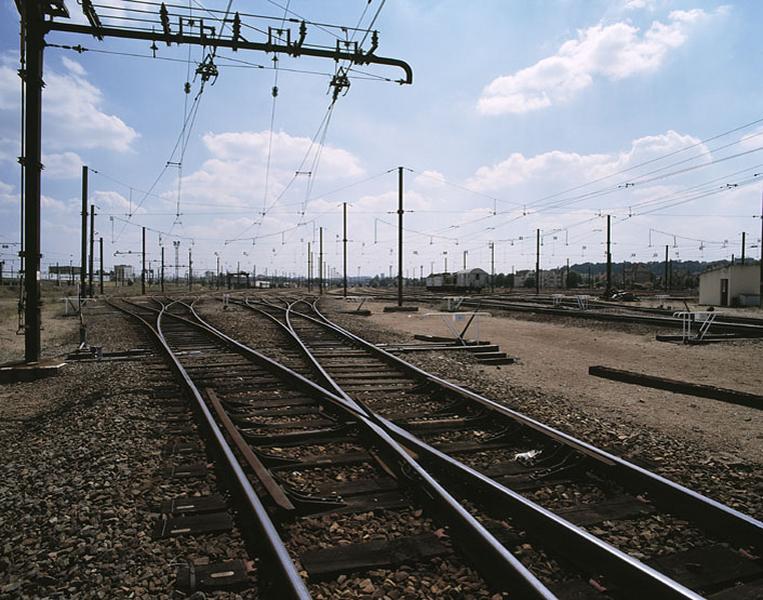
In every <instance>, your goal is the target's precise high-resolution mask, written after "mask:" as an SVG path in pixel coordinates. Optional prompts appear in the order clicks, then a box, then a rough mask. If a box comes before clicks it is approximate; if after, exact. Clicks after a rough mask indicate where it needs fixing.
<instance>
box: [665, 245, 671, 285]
mask: <svg viewBox="0 0 763 600" xmlns="http://www.w3.org/2000/svg"><path fill="white" fill-rule="evenodd" d="M669 249H670V246H668V245H667V244H665V291H666V292H667V291H668V289H669V288H668V251H669Z"/></svg>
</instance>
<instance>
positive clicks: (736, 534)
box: [305, 301, 763, 548]
mask: <svg viewBox="0 0 763 600" xmlns="http://www.w3.org/2000/svg"><path fill="white" fill-rule="evenodd" d="M314 309H315V312H316V314H317V315H319V316H320V319H316V318H315V317H310V316H309V315H305V316H306V317H307V318H311V319H314V321H315V322H323V323H325V325H326V326H328V327H331V328H333V329H334V330H335V331H337V332H341V333H342V334H343V335H345V336H346V337H347V338H348V339H350V340H353V341H354V342H356V343H357V344H359V345H360V346H362V347H364V348H366V349H368V350H369V351H370V352H372V353H374V354H376V355H377V356H379V357H381V358H382V359H383V360H385V361H386V362H387V363H389V364H393V365H396V366H398V367H399V368H400V369H402V370H403V371H405V372H407V373H409V374H410V375H412V376H415V377H417V378H418V379H420V380H422V381H425V382H427V383H430V384H432V385H434V386H437V387H439V388H441V389H443V390H447V391H449V392H451V393H453V394H454V395H456V396H461V397H462V398H467V399H469V400H472V401H475V402H477V403H479V404H481V405H482V406H484V407H486V408H488V409H490V410H492V411H494V412H497V413H499V414H501V415H503V416H506V417H509V418H511V419H513V420H514V421H516V422H518V423H520V424H522V425H525V426H527V427H530V428H532V429H534V430H536V431H538V432H539V433H541V434H543V435H545V436H547V437H550V438H552V439H554V440H556V441H557V442H560V443H562V444H564V445H566V446H569V447H571V448H574V449H575V450H577V451H579V452H582V453H584V454H586V455H588V456H590V457H591V458H594V459H596V460H597V461H599V462H600V463H602V464H604V465H606V466H608V467H610V468H612V469H613V474H614V475H616V478H617V479H619V480H620V481H622V482H623V483H625V484H626V485H628V486H630V487H633V486H634V485H639V486H643V488H645V489H646V490H647V491H648V492H649V493H650V494H652V495H653V497H654V498H655V501H658V502H662V503H664V504H665V506H666V510H667V511H668V512H677V513H679V514H683V515H684V516H689V517H690V518H692V519H695V520H697V521H699V522H700V523H702V525H703V526H704V527H706V528H708V529H710V530H711V531H714V532H715V533H717V534H718V535H720V536H721V537H722V538H729V537H731V538H732V539H735V540H737V541H740V542H742V543H744V544H750V545H752V546H755V547H756V548H763V523H762V522H760V521H758V520H757V519H755V518H753V517H751V516H748V515H745V514H743V513H741V512H739V511H737V510H735V509H733V508H731V507H729V506H726V505H725V504H722V503H720V502H718V501H716V500H713V499H712V498H708V497H707V496H704V495H702V494H700V493H698V492H695V491H694V490H691V489H689V488H687V487H684V486H682V485H681V484H678V483H675V482H673V481H670V480H669V479H667V478H665V477H662V476H661V475H658V474H656V473H652V472H651V471H648V470H647V469H644V468H643V467H640V466H638V465H635V464H633V463H630V462H628V461H627V460H625V459H623V458H620V457H619V456H615V455H614V454H610V453H609V452H606V451H605V450H601V449H600V448H597V447H596V446H593V445H592V444H589V443H588V442H584V441H582V440H579V439H577V438H575V437H573V436H572V435H569V434H567V433H564V432H562V431H560V430H558V429H555V428H553V427H551V426H549V425H546V424H545V423H542V422H540V421H538V420H536V419H533V418H532V417H529V416H527V415H525V414H523V413H520V412H518V411H515V410H512V409H510V408H508V407H506V406H503V405H501V404H499V403H497V402H495V401H494V400H490V399H489V398H486V397H484V396H482V395H481V394H478V393H476V392H472V391H471V390H467V389H465V388H463V387H461V386H459V385H456V384H454V383H451V382H449V381H446V380H445V379H443V378H441V377H438V376H437V375H433V374H431V373H428V372H426V371H424V370H422V369H420V368H418V367H416V366H414V365H412V364H411V363H409V362H407V361H405V360H403V359H401V358H400V357H398V356H395V355H393V354H391V353H390V352H387V351H386V350H383V349H382V348H379V347H378V346H376V345H375V344H372V343H371V342H369V341H367V340H365V339H363V338H361V337H360V336H358V335H355V334H354V333H352V332H350V331H348V330H346V329H344V328H343V327H341V326H340V325H337V324H335V323H333V322H331V321H330V320H329V319H328V318H327V317H326V316H325V315H323V313H321V312H320V310H319V309H318V307H317V301H316V302H315V303H314ZM321 320H322V321H321Z"/></svg>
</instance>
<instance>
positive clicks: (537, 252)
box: [535, 229, 540, 295]
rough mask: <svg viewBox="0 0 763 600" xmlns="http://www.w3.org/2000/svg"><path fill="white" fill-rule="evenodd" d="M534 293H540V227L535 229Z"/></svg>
mask: <svg viewBox="0 0 763 600" xmlns="http://www.w3.org/2000/svg"><path fill="white" fill-rule="evenodd" d="M535 293H536V295H537V294H540V229H536V230H535Z"/></svg>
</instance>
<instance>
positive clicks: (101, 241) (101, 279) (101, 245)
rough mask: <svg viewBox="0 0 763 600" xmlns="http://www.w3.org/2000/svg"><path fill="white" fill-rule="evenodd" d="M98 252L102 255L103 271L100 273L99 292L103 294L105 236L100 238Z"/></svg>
mask: <svg viewBox="0 0 763 600" xmlns="http://www.w3.org/2000/svg"><path fill="white" fill-rule="evenodd" d="M98 251H99V252H98V254H99V255H100V259H101V260H100V261H99V262H100V263H101V272H100V273H99V274H98V288H99V290H98V291H99V293H100V294H101V296H103V238H98Z"/></svg>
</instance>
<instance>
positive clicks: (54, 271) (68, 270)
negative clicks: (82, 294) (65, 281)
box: [48, 265, 80, 277]
mask: <svg viewBox="0 0 763 600" xmlns="http://www.w3.org/2000/svg"><path fill="white" fill-rule="evenodd" d="M79 273H80V267H75V266H69V265H59V266H57V265H50V266H49V267H48V275H61V277H70V276H75V277H79Z"/></svg>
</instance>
